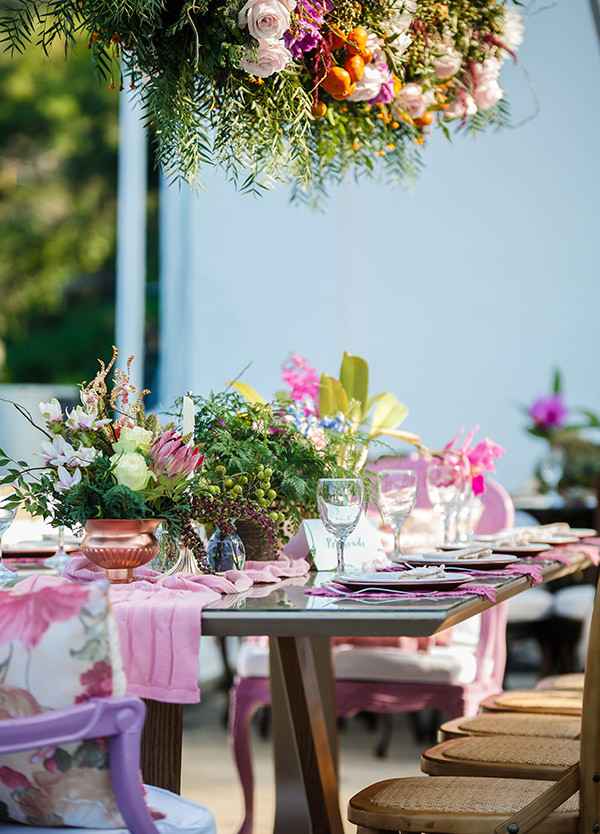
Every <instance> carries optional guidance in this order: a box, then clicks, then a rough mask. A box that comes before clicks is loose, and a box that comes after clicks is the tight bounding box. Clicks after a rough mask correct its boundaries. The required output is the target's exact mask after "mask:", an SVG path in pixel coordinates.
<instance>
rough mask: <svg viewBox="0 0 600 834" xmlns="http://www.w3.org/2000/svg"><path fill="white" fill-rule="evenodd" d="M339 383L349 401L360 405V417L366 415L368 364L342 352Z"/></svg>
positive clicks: (359, 358)
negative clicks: (354, 401)
mask: <svg viewBox="0 0 600 834" xmlns="http://www.w3.org/2000/svg"><path fill="white" fill-rule="evenodd" d="M340 382H341V383H342V385H343V386H344V390H345V391H346V394H347V395H348V399H349V400H356V401H357V402H358V403H360V407H361V412H362V413H361V417H362V418H364V417H365V415H366V413H367V398H368V396H369V364H368V362H366V361H365V360H364V359H362V358H361V357H360V356H352V354H350V353H346V352H345V351H344V355H343V357H342V366H341V368H340Z"/></svg>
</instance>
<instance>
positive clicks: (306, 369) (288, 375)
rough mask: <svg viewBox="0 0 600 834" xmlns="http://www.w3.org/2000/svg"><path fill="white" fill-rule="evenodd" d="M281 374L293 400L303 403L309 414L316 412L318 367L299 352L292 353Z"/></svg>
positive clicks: (318, 381)
mask: <svg viewBox="0 0 600 834" xmlns="http://www.w3.org/2000/svg"><path fill="white" fill-rule="evenodd" d="M281 376H282V379H283V381H284V382H285V383H286V385H288V386H289V389H290V396H291V398H292V400H294V402H299V403H302V404H303V405H304V410H305V412H306V413H307V414H315V413H316V411H317V408H316V401H317V400H318V397H319V384H320V377H319V373H318V371H317V370H316V368H313V367H312V365H309V364H308V360H306V359H305V358H304V357H303V356H300V354H299V353H292V354H291V356H290V357H289V359H288V360H287V361H286V362H284V364H283V366H282V372H281Z"/></svg>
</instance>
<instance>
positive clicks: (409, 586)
mask: <svg viewBox="0 0 600 834" xmlns="http://www.w3.org/2000/svg"><path fill="white" fill-rule="evenodd" d="M408 573H409V571H398V573H391V572H390V573H385V572H383V571H377V572H376V573H339V574H337V575H336V576H335V577H334V582H340V583H341V584H342V585H347V586H348V587H350V588H381V589H382V590H385V589H386V588H397V589H399V590H407V591H415V590H424V591H425V590H428V591H429V590H433V589H436V588H456V587H457V586H458V585H462V583H463V582H468V581H469V580H471V579H473V576H472V575H471V574H470V573H458V572H452V573H451V574H445V573H440V574H439V575H433V576H422V577H415V576H412V577H410V576H407V574H408Z"/></svg>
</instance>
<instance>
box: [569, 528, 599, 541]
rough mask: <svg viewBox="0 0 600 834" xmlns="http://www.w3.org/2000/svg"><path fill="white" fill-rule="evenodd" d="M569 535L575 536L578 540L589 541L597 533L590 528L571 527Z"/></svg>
mask: <svg viewBox="0 0 600 834" xmlns="http://www.w3.org/2000/svg"><path fill="white" fill-rule="evenodd" d="M569 533H572V534H573V535H574V536H577V538H578V539H591V538H593V537H594V536H597V535H598V531H597V530H594V529H593V528H592V527H571V529H570V530H569Z"/></svg>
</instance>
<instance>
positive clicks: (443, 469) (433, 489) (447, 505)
mask: <svg viewBox="0 0 600 834" xmlns="http://www.w3.org/2000/svg"><path fill="white" fill-rule="evenodd" d="M463 489H464V473H463V471H462V467H461V466H460V465H459V464H458V463H456V462H452V461H435V462H432V463H430V465H429V467H428V468H427V494H428V496H429V500H430V501H431V503H432V504H433V507H434V508H435V509H436V510H437V511H438V512H439V513H440V515H441V516H442V519H443V522H444V542H443V543H444V544H450V543H451V542H452V519H453V515H454V513H455V510H456V508H457V505H458V502H459V501H460V499H461V496H462V493H463Z"/></svg>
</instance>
